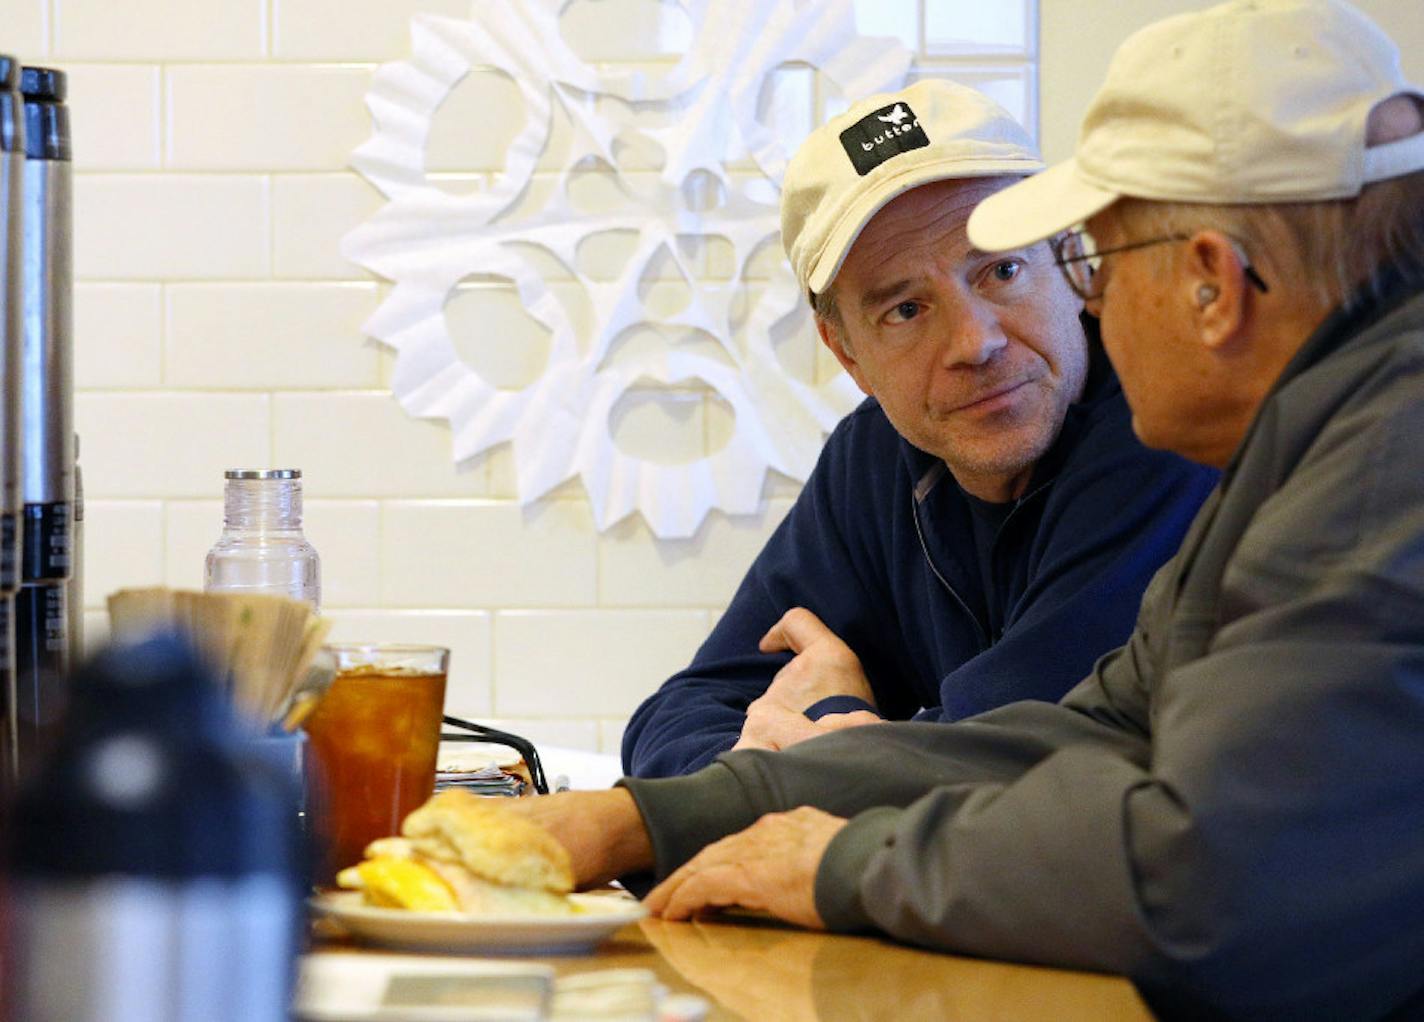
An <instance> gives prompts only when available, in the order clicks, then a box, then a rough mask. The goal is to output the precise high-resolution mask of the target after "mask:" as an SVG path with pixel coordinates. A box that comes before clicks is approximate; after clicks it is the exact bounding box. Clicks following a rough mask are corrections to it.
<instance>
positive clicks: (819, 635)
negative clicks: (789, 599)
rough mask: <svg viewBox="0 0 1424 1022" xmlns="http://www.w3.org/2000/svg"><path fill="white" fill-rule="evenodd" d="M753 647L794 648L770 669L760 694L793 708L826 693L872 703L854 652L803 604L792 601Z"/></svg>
mask: <svg viewBox="0 0 1424 1022" xmlns="http://www.w3.org/2000/svg"><path fill="white" fill-rule="evenodd" d="M758 648H759V649H760V650H761V651H762V652H763V653H780V652H782V651H783V650H790V651H791V652H792V653H795V654H796V655H795V656H794V657H792V658H791V662H790V663H788V664H787V665H786V666H785V667H783V668H782V669H781V670H779V671H777V672H776V677H775V678H773V679H772V682H771V687H770V688H768V689H767V690H766V695H765V696H764V697H763V698H768V699H771V700H772V701H773V702H777V703H780V704H781V705H782V706H783V707H785V708H786V709H788V710H796V711H797V712H801V711H804V710H805V709H806V708H807V707H808V706H811V705H812V704H813V703H817V702H820V701H821V700H822V699H825V698H826V697H828V696H855V697H856V698H857V699H861V700H864V701H865V702H867V703H869V704H870V705H871V706H874V705H875V693H873V692H872V691H871V690H870V682H868V681H867V680H866V679H865V672H864V671H863V670H861V667H860V658H859V657H858V656H856V655H855V653H854V652H853V651H852V650H851V648H850V647H849V646H847V645H846V644H845V643H844V642H842V641H841V640H840V638H839V637H838V636H837V635H836V633H835V632H833V631H831V630H830V629H829V628H827V627H826V626H825V624H824V623H823V622H822V621H821V619H820V618H818V617H817V616H816V615H815V614H812V613H811V612H810V611H809V610H807V609H806V608H805V607H792V608H791V609H790V610H788V611H787V612H786V613H785V614H783V615H781V620H780V621H778V622H777V623H776V624H774V625H772V626H771V629H770V630H769V631H768V632H767V633H766V634H765V635H763V636H762V637H761V642H760V643H759V644H758Z"/></svg>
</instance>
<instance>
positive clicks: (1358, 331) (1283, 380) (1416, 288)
mask: <svg viewBox="0 0 1424 1022" xmlns="http://www.w3.org/2000/svg"><path fill="white" fill-rule="evenodd" d="M1420 298H1424V282H1421V281H1420V280H1418V279H1417V278H1409V277H1406V276H1405V275H1404V274H1403V273H1401V272H1400V271H1399V270H1398V269H1397V268H1396V267H1394V266H1385V267H1382V268H1381V269H1380V270H1378V271H1377V272H1376V273H1375V275H1374V276H1373V277H1372V278H1371V279H1370V280H1369V281H1367V282H1366V283H1365V284H1364V285H1362V286H1361V287H1360V288H1359V289H1358V290H1357V291H1356V292H1355V293H1354V294H1353V295H1352V296H1351V297H1350V299H1349V300H1347V301H1345V302H1344V303H1342V304H1341V305H1339V306H1337V307H1336V308H1335V310H1334V311H1333V312H1331V313H1330V314H1329V315H1328V316H1326V317H1325V319H1324V320H1323V321H1322V322H1321V324H1320V325H1319V326H1318V327H1316V328H1315V332H1314V333H1312V334H1311V335H1310V337H1308V338H1307V339H1306V341H1305V343H1304V344H1302V345H1301V346H1300V350H1299V351H1297V352H1296V353H1295V355H1294V356H1293V357H1292V358H1291V360H1290V361H1289V362H1287V363H1286V367H1285V368H1284V369H1283V370H1281V375H1280V377H1279V378H1277V380H1276V382H1275V383H1273V384H1272V385H1271V389H1270V390H1269V391H1267V392H1266V397H1265V399H1264V400H1263V401H1262V402H1261V407H1260V408H1257V409H1256V415H1255V417H1254V418H1252V420H1251V425H1250V426H1249V427H1248V428H1247V430H1246V433H1245V435H1244V436H1243V437H1242V438H1241V442H1240V443H1239V444H1238V445H1237V446H1236V450H1235V452H1233V454H1232V455H1231V460H1230V462H1228V463H1227V466H1226V468H1225V469H1224V470H1223V471H1222V477H1221V482H1222V486H1223V487H1224V486H1226V484H1227V483H1229V482H1230V480H1231V478H1232V476H1233V475H1235V473H1236V468H1237V466H1238V464H1239V463H1240V461H1241V454H1242V451H1244V450H1245V449H1246V447H1247V444H1248V443H1249V442H1250V439H1251V436H1252V434H1254V433H1255V432H1256V429H1257V427H1258V426H1259V425H1260V422H1261V418H1262V414H1263V413H1264V411H1265V409H1266V407H1267V406H1268V405H1269V404H1270V403H1271V402H1272V401H1273V400H1274V399H1275V397H1276V395H1277V394H1279V393H1280V392H1281V391H1282V390H1283V389H1285V388H1286V387H1287V386H1288V385H1289V384H1290V383H1291V381H1293V380H1295V379H1296V378H1298V377H1300V376H1302V375H1304V374H1305V373H1306V372H1308V371H1309V370H1310V369H1312V368H1314V367H1315V366H1317V365H1319V364H1320V363H1321V362H1323V361H1325V360H1326V359H1328V358H1329V357H1331V356H1332V355H1334V354H1335V353H1336V352H1337V351H1339V350H1340V349H1341V348H1344V347H1346V346H1348V345H1349V344H1350V342H1352V341H1354V340H1356V339H1357V338H1359V337H1360V335H1362V334H1364V333H1365V332H1366V331H1367V330H1369V329H1370V327H1372V326H1374V325H1375V324H1376V323H1378V322H1380V321H1381V320H1383V319H1384V318H1385V317H1386V316H1388V315H1390V314H1391V313H1393V312H1394V311H1395V310H1397V309H1399V308H1400V307H1401V306H1404V305H1406V304H1408V303H1409V302H1410V301H1412V300H1415V299H1420Z"/></svg>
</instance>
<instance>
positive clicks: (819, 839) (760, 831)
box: [644, 806, 846, 930]
mask: <svg viewBox="0 0 1424 1022" xmlns="http://www.w3.org/2000/svg"><path fill="white" fill-rule="evenodd" d="M845 825H846V821H845V820H843V819H841V818H840V817H839V816H832V815H831V814H830V813H823V812H821V810H819V809H812V808H810V807H809V806H802V807H801V808H799V809H793V810H791V812H789V813H768V814H767V815H766V816H763V817H762V818H761V819H760V820H757V822H756V823H754V824H752V825H751V826H750V827H748V828H747V829H746V830H744V831H742V832H741V833H740V834H733V835H732V836H731V837H725V838H723V839H722V840H721V841H718V842H716V843H715V844H710V845H708V846H707V847H706V848H704V849H702V851H700V852H698V853H697V854H696V855H695V856H693V857H692V858H691V859H689V860H688V861H687V862H685V863H683V865H682V866H681V867H680V868H679V869H678V870H677V871H676V872H675V873H673V875H672V876H670V877H668V878H667V879H666V880H664V881H663V882H662V883H660V884H659V885H658V886H657V887H655V888H653V890H652V892H651V893H650V894H649V895H648V896H647V898H645V899H644V903H645V904H646V905H647V906H648V911H650V912H652V913H653V915H656V916H662V917H663V918H664V919H673V920H677V919H686V918H688V917H689V916H691V915H692V914H693V913H695V912H698V911H700V910H701V909H704V908H725V907H727V906H731V905H740V906H742V907H743V908H752V909H760V910H762V911H764V912H770V913H771V914H772V915H774V916H776V917H778V918H780V919H785V920H786V921H787V922H791V923H796V924H797V925H798V926H807V927H810V928H811V929H815V930H823V929H825V928H826V924H825V923H824V922H822V921H821V916H820V913H818V912H817V911H816V870H817V869H819V868H820V865H821V856H822V855H824V854H825V851H826V846H827V845H829V844H830V843H831V839H832V838H833V837H835V836H836V834H838V833H839V832H840V829H841V828H842V827H844V826H845Z"/></svg>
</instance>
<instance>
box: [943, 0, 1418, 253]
mask: <svg viewBox="0 0 1424 1022" xmlns="http://www.w3.org/2000/svg"><path fill="white" fill-rule="evenodd" d="M1401 93H1403V94H1413V95H1415V96H1420V97H1421V98H1424V94H1421V92H1420V90H1419V88H1418V87H1416V86H1414V85H1411V84H1410V83H1409V82H1407V81H1406V80H1405V79H1404V77H1403V75H1402V73H1401V71H1400V68H1399V50H1398V48H1397V47H1396V46H1395V45H1394V43H1393V42H1392V41H1391V40H1390V38H1389V37H1388V36H1386V35H1385V34H1384V33H1383V32H1382V31H1381V30H1380V28H1379V27H1378V26H1377V25H1375V24H1374V22H1372V21H1370V20H1369V19H1368V18H1367V17H1365V16H1364V15H1363V14H1361V13H1360V12H1359V11H1358V10H1356V9H1355V8H1354V7H1352V6H1350V5H1349V4H1347V3H1343V2H1341V0H1232V2H1230V3H1224V4H1221V5H1219V6H1216V7H1211V8H1208V9H1206V10H1203V11H1198V12H1193V13H1191V14H1183V15H1178V16H1176V17H1172V18H1167V19H1165V20H1163V21H1159V22H1157V23H1156V24H1153V25H1149V26H1148V27H1147V28H1144V29H1142V30H1141V31H1139V32H1137V33H1136V34H1135V35H1133V36H1131V37H1130V38H1129V39H1128V40H1127V41H1126V42H1124V43H1123V44H1122V46H1121V47H1119V48H1118V51H1117V53H1116V54H1114V56H1113V59H1112V64H1111V65H1110V66H1109V68H1108V75H1107V80H1106V81H1105V82H1104V83H1103V87H1102V88H1101V89H1100V90H1099V91H1098V94H1097V95H1096V96H1095V97H1094V98H1093V102H1092V104H1091V105H1090V106H1089V107H1088V112H1087V114H1086V115H1085V116H1084V118H1083V126H1082V128H1081V129H1080V131H1079V133H1078V147H1077V151H1076V154H1075V156H1074V158H1073V159H1071V160H1069V161H1067V162H1066V163H1061V164H1058V165H1057V166H1055V167H1053V168H1051V169H1050V170H1047V171H1045V172H1044V173H1042V174H1039V175H1037V176H1036V177H1033V178H1030V179H1029V180H1027V181H1022V182H1020V183H1018V184H1016V185H1014V186H1012V187H1010V188H1007V189H1005V190H1004V191H1002V192H998V193H996V194H994V195H991V196H990V197H989V198H988V199H986V200H985V201H984V202H982V203H980V204H979V206H978V208H976V209H975V210H974V213H973V215H972V216H971V217H970V218H969V238H970V240H971V241H972V242H973V243H974V244H975V245H976V246H978V247H979V248H982V249H984V250H986V251H991V252H997V251H1003V250H1005V249H1012V248H1021V247H1023V246H1024V245H1028V244H1032V243H1033V242H1036V241H1039V240H1041V239H1043V238H1047V237H1051V236H1052V235H1054V234H1057V233H1058V232H1059V231H1062V230H1064V229H1066V228H1068V227H1071V226H1073V225H1074V224H1077V223H1080V222H1082V221H1084V220H1087V219H1088V218H1089V217H1091V216H1093V215H1094V214H1095V213H1098V212H1100V211H1101V210H1103V209H1106V208H1107V207H1108V206H1110V205H1111V204H1112V203H1114V202H1116V201H1117V200H1118V199H1120V198H1122V197H1123V196H1134V197H1137V198H1142V199H1157V200H1163V201H1175V202H1209V203H1222V204H1236V203H1242V204H1245V203H1279V202H1308V201H1321V200H1327V199H1340V198H1348V197H1351V196H1354V195H1358V194H1359V192H1360V189H1361V188H1362V187H1363V186H1364V185H1366V184H1368V183H1370V182H1372V181H1382V180H1385V179H1387V178H1391V177H1398V176H1400V175H1403V174H1409V173H1413V172H1415V171H1418V170H1421V169H1424V134H1421V135H1416V136H1413V137H1410V138H1405V139H1401V140H1399V141H1397V142H1391V143H1387V144H1383V145H1378V146H1374V147H1367V146H1366V142H1365V129H1366V123H1367V122H1368V120H1369V116H1370V112H1371V111H1372V110H1373V109H1374V108H1375V106H1376V105H1377V104H1379V103H1380V102H1381V101H1383V100H1386V99H1388V98H1390V97H1391V96H1395V95H1399V94H1401Z"/></svg>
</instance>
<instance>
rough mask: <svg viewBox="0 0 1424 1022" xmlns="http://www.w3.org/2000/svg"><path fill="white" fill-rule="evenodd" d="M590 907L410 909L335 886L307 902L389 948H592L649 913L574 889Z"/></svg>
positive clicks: (504, 951) (582, 903)
mask: <svg viewBox="0 0 1424 1022" xmlns="http://www.w3.org/2000/svg"><path fill="white" fill-rule="evenodd" d="M570 898H571V899H572V900H573V901H574V902H576V903H577V904H578V905H579V906H580V907H581V908H583V909H584V911H583V912H580V913H579V914H578V915H572V916H471V915H464V914H462V913H458V912H408V911H406V910H404V909H394V908H377V907H375V906H372V905H367V904H364V900H363V896H362V894H361V892H360V891H331V892H328V893H326V894H319V895H317V896H316V897H314V898H311V899H310V900H309V901H308V902H307V904H309V905H310V906H311V907H312V909H313V910H314V911H316V912H318V913H320V914H322V915H325V916H329V917H330V918H332V919H335V920H336V921H337V922H338V923H340V924H341V925H342V926H343V927H344V928H345V929H346V930H348V931H349V932H350V933H351V935H352V936H353V937H358V938H360V939H362V940H366V941H370V942H371V943H374V944H382V945H385V946H387V947H397V948H406V949H408V950H421V951H454V952H462V953H478V954H524V955H531V954H548V955H554V954H571V953H575V952H580V951H590V950H592V949H593V947H594V946H595V945H596V944H598V943H599V942H600V941H602V940H603V939H604V938H606V937H608V936H610V935H611V934H612V933H613V932H614V931H615V930H617V929H618V928H619V927H621V926H625V925H627V924H628V923H631V922H636V921H637V920H639V919H642V918H643V917H644V916H645V915H647V914H648V910H647V909H645V908H644V907H643V906H642V904H641V903H640V902H637V901H634V900H632V899H631V898H627V897H624V896H620V895H608V894H573V895H570Z"/></svg>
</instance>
